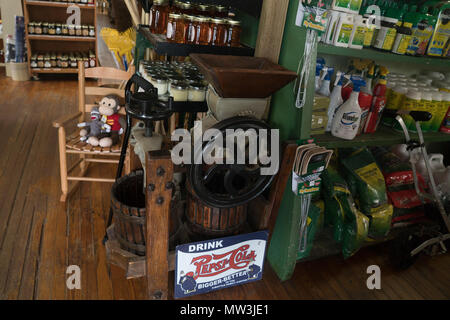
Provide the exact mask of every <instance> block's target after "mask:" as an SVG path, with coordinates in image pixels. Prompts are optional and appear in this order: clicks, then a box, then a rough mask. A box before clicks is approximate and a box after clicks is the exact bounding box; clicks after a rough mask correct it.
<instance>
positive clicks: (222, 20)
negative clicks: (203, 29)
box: [211, 18, 226, 23]
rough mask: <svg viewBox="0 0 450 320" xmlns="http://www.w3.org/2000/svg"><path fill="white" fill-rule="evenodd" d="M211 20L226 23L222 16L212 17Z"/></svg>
mask: <svg viewBox="0 0 450 320" xmlns="http://www.w3.org/2000/svg"><path fill="white" fill-rule="evenodd" d="M211 21H212V22H214V23H226V21H225V19H222V18H212V19H211Z"/></svg>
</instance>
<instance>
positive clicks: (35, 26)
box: [34, 22, 42, 34]
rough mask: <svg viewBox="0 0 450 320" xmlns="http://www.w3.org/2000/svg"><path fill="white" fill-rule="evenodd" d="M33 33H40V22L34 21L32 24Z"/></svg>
mask: <svg viewBox="0 0 450 320" xmlns="http://www.w3.org/2000/svg"><path fill="white" fill-rule="evenodd" d="M34 33H35V34H42V23H41V22H36V23H35V24H34Z"/></svg>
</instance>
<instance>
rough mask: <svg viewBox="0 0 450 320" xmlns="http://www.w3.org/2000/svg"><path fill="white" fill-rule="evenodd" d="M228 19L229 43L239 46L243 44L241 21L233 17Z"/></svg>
mask: <svg viewBox="0 0 450 320" xmlns="http://www.w3.org/2000/svg"><path fill="white" fill-rule="evenodd" d="M227 21H228V25H227V29H228V30H227V41H226V42H227V45H228V46H231V47H239V46H240V45H241V32H242V27H241V22H240V21H238V20H232V19H228V20H227Z"/></svg>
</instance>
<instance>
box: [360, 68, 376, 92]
mask: <svg viewBox="0 0 450 320" xmlns="http://www.w3.org/2000/svg"><path fill="white" fill-rule="evenodd" d="M374 73H375V66H374V65H373V64H372V65H371V66H370V67H369V70H367V74H366V77H365V79H364V80H365V81H366V85H365V86H364V87H362V88H361V92H365V93H367V94H370V95H372V94H373V89H372V81H373V76H374Z"/></svg>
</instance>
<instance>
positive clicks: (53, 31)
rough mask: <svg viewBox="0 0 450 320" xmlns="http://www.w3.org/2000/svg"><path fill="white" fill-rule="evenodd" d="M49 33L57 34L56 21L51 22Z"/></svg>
mask: <svg viewBox="0 0 450 320" xmlns="http://www.w3.org/2000/svg"><path fill="white" fill-rule="evenodd" d="M48 34H50V35H53V36H54V35H55V34H56V26H55V24H54V23H49V25H48Z"/></svg>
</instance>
